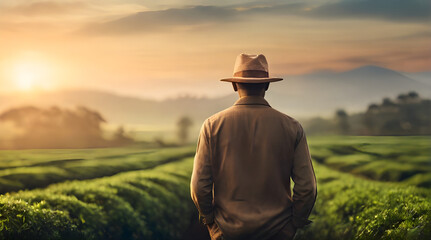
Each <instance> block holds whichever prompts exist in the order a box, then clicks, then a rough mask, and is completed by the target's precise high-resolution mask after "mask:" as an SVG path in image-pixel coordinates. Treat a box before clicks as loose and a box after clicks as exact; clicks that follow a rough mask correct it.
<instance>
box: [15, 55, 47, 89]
mask: <svg viewBox="0 0 431 240" xmlns="http://www.w3.org/2000/svg"><path fill="white" fill-rule="evenodd" d="M13 74H14V78H15V79H14V82H15V85H16V87H17V88H18V89H19V90H25V91H28V90H31V89H33V88H46V87H49V82H48V81H49V79H48V78H49V68H48V66H46V65H44V64H43V63H41V62H37V61H24V62H20V63H17V65H16V66H15V68H14V72H13Z"/></svg>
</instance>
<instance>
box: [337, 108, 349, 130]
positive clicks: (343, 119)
mask: <svg viewBox="0 0 431 240" xmlns="http://www.w3.org/2000/svg"><path fill="white" fill-rule="evenodd" d="M335 122H336V125H337V128H338V131H339V133H340V134H343V135H345V134H348V133H349V130H350V125H349V116H348V115H347V113H346V111H344V110H343V109H338V110H337V111H336V112H335Z"/></svg>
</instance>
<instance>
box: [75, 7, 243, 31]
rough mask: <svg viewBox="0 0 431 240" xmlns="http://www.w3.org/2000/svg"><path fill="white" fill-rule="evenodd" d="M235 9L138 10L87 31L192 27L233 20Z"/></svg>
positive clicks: (96, 25) (86, 28)
mask: <svg viewBox="0 0 431 240" xmlns="http://www.w3.org/2000/svg"><path fill="white" fill-rule="evenodd" d="M236 12H237V11H236V10H234V9H229V8H224V7H215V6H194V7H190V8H173V9H167V10H162V11H146V12H139V13H136V14H133V15H130V16H127V17H124V18H120V19H117V20H114V21H110V22H106V23H96V24H90V25H89V26H86V27H85V28H84V30H83V31H84V32H87V33H108V34H109V33H137V32H141V33H145V32H148V31H157V30H169V29H174V28H178V27H182V26H184V27H189V28H190V27H193V26H198V25H203V24H206V25H208V24H216V23H226V22H228V21H233V20H235V19H236V18H237V17H238V16H237V15H236Z"/></svg>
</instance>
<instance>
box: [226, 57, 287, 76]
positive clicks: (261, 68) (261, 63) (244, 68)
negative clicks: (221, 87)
mask: <svg viewBox="0 0 431 240" xmlns="http://www.w3.org/2000/svg"><path fill="white" fill-rule="evenodd" d="M281 80H283V78H276V77H269V73H268V62H267V61H266V58H265V56H264V55H263V54H259V55H250V54H245V53H241V54H240V55H238V57H237V58H236V61H235V67H234V69H233V77H230V78H223V79H221V80H220V81H224V82H239V83H265V82H277V81H281Z"/></svg>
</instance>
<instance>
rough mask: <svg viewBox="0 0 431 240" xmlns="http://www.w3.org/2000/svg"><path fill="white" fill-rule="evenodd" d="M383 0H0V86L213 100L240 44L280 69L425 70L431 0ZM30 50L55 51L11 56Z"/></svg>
mask: <svg viewBox="0 0 431 240" xmlns="http://www.w3.org/2000/svg"><path fill="white" fill-rule="evenodd" d="M381 1H383V2H386V1H388V4H392V3H390V1H389V0H381ZM381 1H372V0H364V1H345V0H343V1H342V0H340V1H329V0H325V1H316V0H303V1H302V0H301V1H296V0H292V1H280V0H275V1H261V2H253V3H250V2H247V1H243V0H234V1H208V0H184V1H164V2H163V4H162V3H158V2H157V1H156V2H154V1H134V0H127V1H117V0H112V1H102V2H101V1H95V0H89V1H60V0H49V1H39V0H31V1H24V0H17V1H12V0H5V1H2V2H0V11H1V12H2V13H4V14H2V15H1V16H0V35H1V37H0V46H8V47H7V48H5V47H2V48H1V51H0V71H4V72H10V71H11V68H13V70H12V71H13V74H12V75H13V76H7V77H4V79H0V84H1V85H0V91H2V92H5V91H8V90H10V89H19V90H21V91H22V90H30V89H35V88H43V89H44V88H97V89H98V88H103V89H104V90H110V91H115V92H118V93H121V94H127V95H139V96H141V97H150V98H158V99H161V98H169V97H171V96H175V95H179V94H185V93H190V94H194V95H206V96H220V95H223V94H224V93H225V92H226V91H227V90H229V89H230V88H229V86H226V85H224V84H222V83H220V82H219V81H218V80H219V79H220V78H223V77H228V76H229V75H230V74H231V72H232V66H233V62H234V59H235V57H236V56H237V55H238V54H239V53H242V52H244V53H250V54H252V53H262V54H265V56H267V58H268V61H269V66H270V71H271V73H270V74H273V75H277V76H292V75H302V74H308V73H312V72H316V71H322V70H324V71H338V72H339V71H348V70H351V69H354V68H358V67H361V66H366V65H375V66H380V67H385V68H389V69H392V70H395V71H399V72H426V71H430V70H431V64H430V62H431V61H430V60H431V49H430V44H429V42H430V41H431V34H430V33H431V32H430V30H429V17H430V16H429V11H428V10H429V8H430V7H429V5H430V4H429V3H427V2H426V1H421V0H413V1H399V2H397V4H399V6H398V5H397V7H398V8H397V9H399V11H388V10H387V9H386V8H381V7H380V5H379V4H380V3H379V2H381ZM355 9H356V10H355ZM385 9H386V10H385ZM352 11H353V13H354V14H352ZM25 49H27V50H37V51H38V52H39V53H40V55H41V56H49V57H50V59H49V61H46V59H44V58H43V57H41V58H39V57H32V58H31V59H27V58H20V57H17V56H20V52H22V51H23V50H25ZM16 58H18V59H17V60H16V61H14V62H13V64H9V63H10V62H11V59H16ZM52 63H55V64H57V63H61V66H63V67H64V69H59V68H58V66H54V65H53V64H52ZM11 65H12V66H11ZM54 73H55V74H54ZM0 77H1V76H0ZM11 81H13V84H9V86H8V83H10V82H11ZM54 83H55V84H54Z"/></svg>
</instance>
